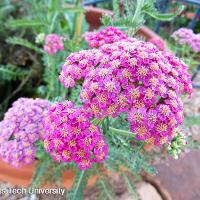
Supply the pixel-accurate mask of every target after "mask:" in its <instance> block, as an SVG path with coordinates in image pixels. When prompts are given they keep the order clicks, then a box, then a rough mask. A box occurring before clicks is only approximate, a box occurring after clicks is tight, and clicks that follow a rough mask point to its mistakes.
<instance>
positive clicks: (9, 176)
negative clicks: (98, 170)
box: [0, 161, 97, 189]
mask: <svg viewBox="0 0 200 200" xmlns="http://www.w3.org/2000/svg"><path fill="white" fill-rule="evenodd" d="M35 166H36V162H35V163H33V164H32V165H27V166H24V167H22V168H19V169H16V168H13V167H11V166H10V165H7V164H6V163H4V162H3V161H0V172H1V173H0V180H1V181H2V182H8V183H9V184H11V185H13V186H15V185H18V186H21V187H28V186H29V185H30V183H31V181H32V177H33V175H34V171H35ZM61 179H62V184H63V187H65V188H66V189H70V187H71V186H72V184H73V180H74V171H67V172H64V173H63V175H62V178H61ZM96 179H97V176H95V175H94V176H92V177H91V178H89V180H88V186H93V185H94V183H95V182H96ZM51 187H52V186H51V185H50V184H49V185H48V184H47V185H45V186H44V188H51Z"/></svg>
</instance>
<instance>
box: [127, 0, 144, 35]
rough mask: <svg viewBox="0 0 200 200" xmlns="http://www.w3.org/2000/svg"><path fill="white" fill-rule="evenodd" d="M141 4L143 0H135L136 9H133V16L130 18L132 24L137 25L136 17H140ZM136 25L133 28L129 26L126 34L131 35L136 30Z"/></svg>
mask: <svg viewBox="0 0 200 200" xmlns="http://www.w3.org/2000/svg"><path fill="white" fill-rule="evenodd" d="M143 5H144V0H137V1H136V9H135V13H134V16H133V18H132V24H135V25H137V23H138V22H137V21H138V19H140V18H141V17H142V16H141V13H142V12H141V10H142V8H143ZM138 28H139V27H138V26H136V27H134V28H131V29H130V30H129V32H128V35H129V36H133V35H134V34H135V32H136V30H138Z"/></svg>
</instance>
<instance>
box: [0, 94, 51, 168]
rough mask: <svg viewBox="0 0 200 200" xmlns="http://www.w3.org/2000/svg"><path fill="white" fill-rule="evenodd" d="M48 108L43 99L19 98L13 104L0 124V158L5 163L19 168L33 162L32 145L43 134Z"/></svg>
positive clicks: (46, 102)
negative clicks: (44, 119)
mask: <svg viewBox="0 0 200 200" xmlns="http://www.w3.org/2000/svg"><path fill="white" fill-rule="evenodd" d="M49 107H50V103H49V102H48V101H46V100H43V99H28V98H20V99H18V100H17V101H15V102H14V103H13V105H12V107H11V108H10V109H9V110H8V111H7V113H6V114H5V116H4V119H3V121H2V122H0V157H1V158H2V159H3V160H4V161H5V162H6V163H8V164H10V165H12V166H14V167H20V166H21V165H23V164H29V163H31V162H32V161H33V160H34V157H35V148H34V143H35V142H36V141H38V140H39V139H40V138H41V136H42V135H43V134H44V130H43V118H44V117H45V116H46V115H47V112H48V109H49ZM28 152H29V153H28ZM31 152H32V153H31Z"/></svg>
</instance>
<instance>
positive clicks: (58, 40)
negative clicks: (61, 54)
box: [44, 34, 64, 55]
mask: <svg viewBox="0 0 200 200" xmlns="http://www.w3.org/2000/svg"><path fill="white" fill-rule="evenodd" d="M44 50H45V51H46V52H47V53H48V54H50V55H53V54H56V53H57V52H58V51H63V50H64V44H63V38H62V37H61V36H59V35H57V34H49V35H47V36H46V37H45V44H44Z"/></svg>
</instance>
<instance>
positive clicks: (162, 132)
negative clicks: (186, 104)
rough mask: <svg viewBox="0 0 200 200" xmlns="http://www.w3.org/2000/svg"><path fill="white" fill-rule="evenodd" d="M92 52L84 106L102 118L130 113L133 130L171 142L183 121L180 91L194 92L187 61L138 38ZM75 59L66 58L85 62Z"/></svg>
mask: <svg viewBox="0 0 200 200" xmlns="http://www.w3.org/2000/svg"><path fill="white" fill-rule="evenodd" d="M87 52H88V55H89V56H88V57H87V56H86V57H85V58H84V59H86V60H87V62H86V63H88V62H89V63H90V69H88V70H86V71H84V70H83V71H84V75H83V76H81V78H84V80H83V84H82V91H81V94H80V98H81V100H82V102H83V104H84V108H85V109H87V110H90V112H91V113H92V114H93V115H94V116H95V117H96V118H98V119H101V118H104V117H107V116H112V117H117V116H118V115H119V114H120V113H128V117H127V118H128V121H129V122H130V128H131V131H132V132H134V133H136V135H137V138H138V139H139V140H145V141H146V142H149V143H154V144H155V145H161V144H164V143H168V142H169V141H170V140H171V139H172V138H173V135H174V133H175V132H176V128H177V127H178V126H179V125H180V124H181V123H182V121H183V103H182V101H181V99H180V95H181V94H185V93H188V94H191V93H192V84H191V80H190V75H189V74H188V73H187V67H186V65H185V64H184V63H183V62H182V61H181V60H180V59H178V58H177V57H175V56H174V55H173V54H172V53H170V52H165V51H159V50H158V49H157V48H156V46H154V45H153V44H151V43H148V42H142V41H138V40H133V41H131V42H129V41H128V42H127V41H124V42H115V43H113V44H105V45H103V46H101V47H100V48H99V49H97V50H95V55H94V56H90V52H91V50H88V51H84V54H85V55H87ZM78 54H80V53H78ZM96 55H98V56H96ZM76 59H77V58H76ZM76 59H74V54H72V55H70V56H69V57H68V58H67V62H68V60H70V61H69V62H70V64H71V65H73V64H75V65H76V67H77V68H81V67H82V65H80V64H79V62H77V60H76ZM67 70H68V66H66V69H65V71H67ZM71 70H72V69H69V71H70V72H69V73H70V74H72V75H73V73H72V71H71ZM62 72H63V71H62ZM62 72H61V73H62ZM63 73H64V72H63ZM68 76H69V74H68ZM64 80H65V76H63V81H64ZM74 80H75V79H74ZM77 80H78V78H77ZM73 84H75V81H74V83H73Z"/></svg>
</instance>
